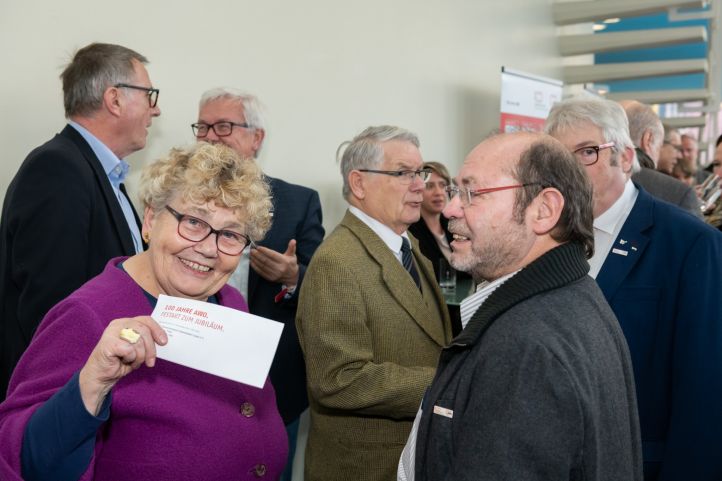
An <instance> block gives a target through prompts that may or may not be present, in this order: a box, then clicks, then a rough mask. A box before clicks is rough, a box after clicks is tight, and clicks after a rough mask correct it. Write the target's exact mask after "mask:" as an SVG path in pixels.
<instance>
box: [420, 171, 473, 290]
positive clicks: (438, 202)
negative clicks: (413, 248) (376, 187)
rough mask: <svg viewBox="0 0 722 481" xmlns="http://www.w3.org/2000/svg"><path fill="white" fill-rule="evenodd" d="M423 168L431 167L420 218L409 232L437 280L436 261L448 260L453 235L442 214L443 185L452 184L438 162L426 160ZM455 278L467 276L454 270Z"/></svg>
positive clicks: (447, 173)
mask: <svg viewBox="0 0 722 481" xmlns="http://www.w3.org/2000/svg"><path fill="white" fill-rule="evenodd" d="M422 168H423V169H431V175H430V176H429V179H428V180H427V181H426V187H425V189H424V200H423V202H422V204H421V218H420V219H419V221H418V222H416V223H415V224H411V226H410V227H409V231H411V233H412V234H413V235H414V237H416V239H418V241H419V248H420V249H421V253H422V254H424V256H426V257H427V258H428V259H429V260H430V261H431V263H432V264H433V266H434V272H435V273H436V279H437V280H438V279H439V260H440V259H445V260H446V261H447V262H448V261H449V256H450V255H451V247H450V246H449V244H450V243H451V240H452V237H451V233H449V220H448V219H447V218H446V217H444V216H443V215H442V214H441V211H443V210H444V207H446V201H447V195H446V190H445V189H446V187H447V186H448V185H451V176H450V175H449V171H448V170H446V167H445V166H444V165H443V164H441V163H439V162H425V163H424V165H423V167H422ZM456 275H457V277H458V278H467V277H470V276H469V275H468V274H466V273H465V272H457V274H456Z"/></svg>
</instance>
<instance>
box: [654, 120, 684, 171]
mask: <svg viewBox="0 0 722 481" xmlns="http://www.w3.org/2000/svg"><path fill="white" fill-rule="evenodd" d="M681 158H682V139H681V138H680V135H679V132H677V130H676V129H669V128H665V129H664V142H663V143H662V149H661V150H660V151H659V161H658V162H657V170H658V171H660V172H663V173H665V174H667V175H672V172H673V170H674V166H675V165H676V164H677V162H679V159H681Z"/></svg>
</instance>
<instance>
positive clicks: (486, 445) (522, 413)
mask: <svg viewBox="0 0 722 481" xmlns="http://www.w3.org/2000/svg"><path fill="white" fill-rule="evenodd" d="M504 351H506V352H504ZM469 385H470V386H471V388H470V392H469V399H468V403H467V404H466V405H465V408H464V412H463V413H455V416H454V417H459V418H463V420H459V421H454V422H456V423H458V426H457V427H456V428H454V432H455V433H456V435H455V436H454V437H453V446H454V452H453V454H451V458H450V462H451V466H450V469H449V470H448V471H447V475H446V477H445V478H444V479H445V480H449V481H451V480H455V481H457V480H469V481H471V480H477V479H479V473H485V474H486V475H487V476H486V477H488V479H524V480H527V481H534V480H538V481H542V480H548V479H568V478H569V477H570V473H571V469H572V468H571V467H572V466H573V465H574V461H575V459H574V456H575V455H576V453H578V452H579V451H580V449H581V448H580V447H581V446H582V444H583V443H582V436H583V433H582V430H580V428H579V427H580V426H583V425H584V418H583V413H582V408H581V406H582V403H581V400H580V396H579V394H578V393H577V392H576V390H575V387H574V383H573V382H572V379H571V377H570V375H569V373H568V372H567V368H566V367H565V366H564V365H563V364H562V363H561V362H560V361H559V360H558V359H557V358H556V357H555V356H554V355H553V354H552V353H551V352H549V351H548V350H547V349H546V348H545V347H544V346H542V345H526V346H525V345H515V346H509V347H507V348H501V349H499V350H497V352H496V353H491V354H490V356H489V357H488V358H487V360H486V361H485V362H483V363H481V365H480V366H479V367H478V368H477V369H476V370H475V371H474V372H473V375H472V378H471V380H470V381H469ZM435 404H436V405H440V407H447V406H444V400H443V399H437V400H435ZM424 412H425V413H427V412H428V416H430V417H431V421H430V422H431V429H430V432H431V433H432V435H431V436H430V437H433V438H434V439H429V444H428V447H427V451H429V452H434V450H435V451H436V453H437V454H439V450H442V451H443V450H446V449H450V444H452V443H451V442H448V443H446V444H444V442H443V440H447V441H449V440H450V439H451V438H450V436H451V432H452V431H451V430H452V425H451V423H452V419H449V418H447V417H445V416H442V415H439V414H435V413H434V406H429V405H427V406H425V409H424ZM434 442H439V445H438V447H436V448H435V447H434V445H433V444H432V443H434ZM440 454H441V455H442V456H443V453H440ZM417 459H423V457H421V456H420V455H418V454H417ZM580 475H581V473H580ZM572 477H574V476H572ZM424 479H427V478H424ZM428 479H433V477H429V478H428Z"/></svg>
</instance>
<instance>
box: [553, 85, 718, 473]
mask: <svg viewBox="0 0 722 481" xmlns="http://www.w3.org/2000/svg"><path fill="white" fill-rule="evenodd" d="M545 130H546V132H547V133H549V134H551V135H552V136H553V137H555V138H556V139H557V140H559V141H560V142H561V143H562V144H564V146H565V147H567V148H568V149H569V150H570V151H571V152H572V153H573V154H574V156H575V157H576V159H577V161H578V162H579V163H580V164H581V165H583V166H584V169H585V170H586V172H587V174H588V175H589V178H590V179H591V181H592V186H593V200H594V208H593V211H594V245H595V253H594V256H593V257H592V258H591V259H590V261H589V262H590V265H591V270H590V275H591V276H592V277H594V278H596V280H597V283H598V284H599V287H600V288H601V289H602V292H603V293H604V296H605V297H606V299H607V301H608V302H609V304H610V306H611V307H612V310H613V311H614V314H615V315H616V316H617V319H619V323H620V325H621V326H622V330H623V331H624V335H625V337H626V339H627V343H628V344H629V351H630V353H631V355H632V364H633V367H634V378H635V384H636V390H637V403H638V407H639V420H640V425H641V433H642V452H643V457H644V476H645V479H646V480H664V481H667V480H679V479H694V480H698V481H700V480H701V481H712V480H719V479H722V458H721V457H720V455H719V454H720V452H722V436H721V435H720V432H722V409H720V406H721V405H722V349H721V348H720V346H722V302H720V296H719V293H720V285H722V268H720V266H722V234H721V233H720V232H719V231H716V230H715V229H713V228H711V227H710V226H708V225H705V224H704V223H703V222H700V221H699V220H698V219H696V218H694V217H692V216H690V215H689V214H687V213H686V212H683V211H682V210H680V209H678V208H677V207H674V206H672V205H670V204H668V203H666V202H663V201H660V200H657V199H655V198H654V197H652V196H651V195H649V194H648V193H647V192H645V191H644V189H643V188H640V187H639V185H637V184H635V183H634V182H633V181H632V180H631V179H630V173H631V171H632V164H633V161H634V144H633V143H632V140H631V139H630V137H629V125H628V123H627V116H626V115H625V113H624V110H623V109H622V107H621V106H620V105H619V104H617V103H616V102H612V101H610V100H602V99H597V98H576V99H569V100H565V101H563V102H559V103H557V104H556V105H554V107H553V108H552V110H551V112H550V114H549V117H548V118H547V121H546V125H545Z"/></svg>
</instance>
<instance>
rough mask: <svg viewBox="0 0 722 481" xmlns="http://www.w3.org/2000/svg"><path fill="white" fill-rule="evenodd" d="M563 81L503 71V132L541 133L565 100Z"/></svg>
mask: <svg viewBox="0 0 722 481" xmlns="http://www.w3.org/2000/svg"><path fill="white" fill-rule="evenodd" d="M563 85H564V84H563V83H562V81H561V80H554V79H550V78H546V77H540V76H538V75H532V74H528V73H525V72H520V71H518V70H511V69H508V68H506V67H502V68H501V124H500V126H499V130H500V131H501V132H520V131H521V132H541V131H542V130H544V120H545V119H546V118H547V115H549V111H550V110H551V108H552V105H554V102H557V101H558V100H560V99H561V98H562V87H563Z"/></svg>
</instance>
